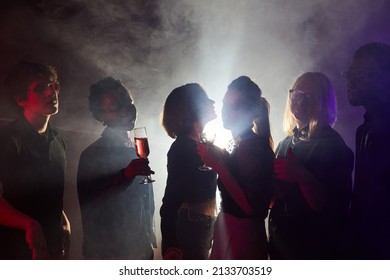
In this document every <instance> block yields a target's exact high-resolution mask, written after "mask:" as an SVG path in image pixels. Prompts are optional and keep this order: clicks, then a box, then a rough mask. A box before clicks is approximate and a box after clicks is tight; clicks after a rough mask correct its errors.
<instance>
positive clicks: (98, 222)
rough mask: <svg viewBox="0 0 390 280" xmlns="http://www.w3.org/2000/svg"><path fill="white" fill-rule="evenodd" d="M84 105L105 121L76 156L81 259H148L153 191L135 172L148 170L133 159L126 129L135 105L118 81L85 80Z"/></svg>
mask: <svg viewBox="0 0 390 280" xmlns="http://www.w3.org/2000/svg"><path fill="white" fill-rule="evenodd" d="M89 108H90V111H91V113H92V115H93V117H94V118H95V119H96V120H98V121H100V122H101V123H102V124H103V125H104V126H107V127H106V128H105V129H104V131H103V133H102V136H101V137H100V138H99V139H98V140H96V141H95V142H94V143H93V144H91V145H90V146H89V147H87V148H86V149H85V150H84V151H83V152H82V154H81V156H80V161H79V167H78V172H77V190H78V195H79V203H80V210H81V217H82V225H83V234H84V241H83V255H84V257H85V258H86V259H133V260H144V259H153V257H154V251H153V247H156V240H155V234H154V220H153V215H154V196H153V186H152V184H150V183H149V184H146V185H142V184H139V183H138V182H139V181H140V178H141V177H137V176H146V175H150V174H154V172H153V171H152V170H151V169H150V167H149V161H148V159H143V158H137V156H136V153H135V149H134V145H133V143H132V141H131V140H130V138H129V132H130V131H132V130H133V129H134V125H135V121H136V118H137V110H136V107H135V105H134V104H133V99H132V97H131V93H130V91H129V90H128V89H127V88H126V87H125V86H124V85H123V84H122V82H121V81H120V80H117V79H114V78H112V77H107V78H104V79H102V80H100V81H98V82H97V83H95V84H93V85H91V87H90V94H89Z"/></svg>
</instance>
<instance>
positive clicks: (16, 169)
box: [0, 61, 70, 259]
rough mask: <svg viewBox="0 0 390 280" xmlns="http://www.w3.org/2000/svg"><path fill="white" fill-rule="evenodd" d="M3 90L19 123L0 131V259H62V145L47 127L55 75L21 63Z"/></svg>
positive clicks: (54, 101) (47, 68) (54, 95)
mask: <svg viewBox="0 0 390 280" xmlns="http://www.w3.org/2000/svg"><path fill="white" fill-rule="evenodd" d="M4 88H5V93H6V94H7V97H8V98H9V100H10V101H11V103H12V104H13V105H16V108H17V109H18V113H19V118H18V119H17V120H15V121H12V122H11V123H9V124H7V125H6V126H4V127H2V128H1V131H0V147H1V149H0V248H1V249H0V259H62V258H64V256H65V255H67V253H68V248H64V244H65V243H66V244H67V245H68V246H69V244H70V243H69V242H70V240H69V238H70V223H69V221H68V219H67V218H66V215H65V213H64V211H63V192H64V177H65V166H66V154H65V142H64V139H63V138H62V137H61V135H60V134H59V133H58V131H57V130H56V129H55V128H54V127H52V126H51V125H50V118H51V116H53V115H55V114H57V113H58V107H59V100H58V95H59V81H58V75H57V70H56V69H55V68H54V67H53V66H50V65H46V64H40V63H35V62H26V61H22V62H20V63H18V64H16V65H15V66H14V67H13V68H12V69H11V70H10V72H9V73H8V75H7V77H6V80H5V83H4ZM64 226H65V231H64ZM64 235H66V236H67V239H68V240H64V239H63V237H64Z"/></svg>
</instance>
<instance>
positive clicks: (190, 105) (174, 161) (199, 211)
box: [160, 83, 217, 259]
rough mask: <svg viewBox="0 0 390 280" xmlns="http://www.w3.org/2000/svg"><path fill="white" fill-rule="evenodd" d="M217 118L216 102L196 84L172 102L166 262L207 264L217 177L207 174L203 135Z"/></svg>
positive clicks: (167, 109) (166, 122)
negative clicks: (200, 144)
mask: <svg viewBox="0 0 390 280" xmlns="http://www.w3.org/2000/svg"><path fill="white" fill-rule="evenodd" d="M216 117H217V116H216V114H215V111H214V101H213V100H211V99H209V98H208V96H207V94H206V92H205V91H204V89H203V88H202V87H201V86H200V85H199V84H197V83H190V84H186V85H183V86H180V87H177V88H175V89H174V90H173V91H172V92H171V93H170V94H169V95H168V97H167V99H166V101H165V104H164V110H163V116H162V125H163V127H164V128H165V130H166V132H167V133H168V135H169V136H170V137H171V138H173V139H175V141H174V142H173V143H172V145H171V147H170V149H169V151H168V154H167V159H168V161H167V170H168V178H167V185H166V188H165V193H164V197H163V203H162V206H161V209H160V214H161V233H162V255H163V258H164V259H177V258H181V259H208V257H209V250H210V248H211V242H212V236H213V229H214V222H215V215H216V201H215V198H216V188H217V175H216V173H215V172H214V171H212V170H210V171H202V170H200V169H199V167H200V166H201V165H202V164H203V163H202V161H201V159H200V157H199V155H198V154H197V152H196V142H198V141H199V137H198V134H199V133H201V132H202V131H203V129H204V127H205V125H206V124H207V123H208V122H210V121H211V120H213V119H215V118H216Z"/></svg>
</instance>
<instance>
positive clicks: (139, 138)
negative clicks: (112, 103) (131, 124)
mask: <svg viewBox="0 0 390 280" xmlns="http://www.w3.org/2000/svg"><path fill="white" fill-rule="evenodd" d="M134 144H135V152H136V154H137V156H138V157H140V158H147V157H148V156H149V152H150V151H149V142H148V136H147V134H146V127H136V128H134ZM152 182H154V180H152V178H150V176H144V178H143V179H142V181H140V182H139V183H140V184H149V183H152Z"/></svg>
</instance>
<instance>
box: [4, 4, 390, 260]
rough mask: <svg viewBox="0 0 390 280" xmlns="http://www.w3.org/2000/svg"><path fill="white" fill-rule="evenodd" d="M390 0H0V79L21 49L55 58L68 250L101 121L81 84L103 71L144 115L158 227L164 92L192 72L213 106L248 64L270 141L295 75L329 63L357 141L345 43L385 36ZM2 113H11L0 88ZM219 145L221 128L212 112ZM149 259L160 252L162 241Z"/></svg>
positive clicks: (75, 252)
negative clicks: (86, 152)
mask: <svg viewBox="0 0 390 280" xmlns="http://www.w3.org/2000/svg"><path fill="white" fill-rule="evenodd" d="M389 15H390V1H385V0H348V1H343V0H297V1H292V0H273V1H271V0H269V1H268V0H267V1H266V0H263V1H262V0H258V1H255V0H246V1H245V0H196V1H193V0H160V1H159V0H143V1H142V0H127V1H126V0H112V1H103V0H96V1H87V0H14V1H11V0H8V1H7V0H3V1H1V3H0V40H1V41H0V61H1V63H0V78H1V81H3V79H4V75H5V73H6V72H7V71H8V70H9V68H10V67H11V66H12V65H13V64H14V63H16V62H18V61H19V60H21V59H24V60H30V61H38V62H43V63H48V64H52V65H54V66H56V67H57V69H58V71H59V74H60V79H61V87H62V90H61V95H60V112H59V114H58V115H56V116H54V117H53V118H52V121H53V123H54V124H55V126H57V127H58V128H59V129H60V130H61V132H62V133H63V134H64V135H65V137H66V139H67V143H68V170H67V178H66V180H67V182H66V191H65V210H66V212H67V213H68V216H69V218H70V221H71V223H72V230H73V236H72V251H71V258H73V259H82V255H81V241H82V230H81V220H80V210H79V206H78V198H77V191H76V185H75V182H76V172H77V165H78V159H79V156H80V153H81V151H82V150H83V149H84V148H85V147H86V146H88V145H89V144H90V143H92V142H93V141H94V140H95V139H96V138H97V137H98V136H99V134H100V133H101V131H102V129H103V127H102V125H101V124H100V123H98V122H97V121H95V120H93V119H92V117H91V115H90V113H89V111H88V105H87V97H88V93H89V91H88V89H89V86H90V85H91V84H92V83H94V82H96V81H97V80H99V79H101V78H103V77H105V76H108V75H111V76H114V77H115V78H119V79H121V80H122V82H123V83H124V84H125V85H126V86H127V87H128V88H129V89H130V90H131V91H132V94H133V97H134V100H135V104H136V106H137V108H138V112H139V115H138V122H137V125H138V126H146V127H147V129H148V133H149V138H150V143H151V155H150V162H151V166H152V168H153V169H154V170H155V171H156V175H155V176H154V179H156V183H155V184H154V186H155V197H156V227H157V233H158V238H159V240H160V239H161V237H160V234H159V214H158V210H159V207H160V205H161V198H162V195H163V192H164V188H165V180H166V153H167V151H168V149H169V145H170V143H171V142H172V139H170V138H169V137H168V136H167V135H166V134H165V132H164V130H163V129H162V127H161V125H160V116H161V111H162V106H163V103H164V100H165V98H166V96H167V95H168V94H169V93H170V91H171V90H172V89H173V88H175V87H177V86H180V85H182V84H185V83H188V82H199V83H201V84H202V85H203V86H204V88H205V89H206V91H207V92H208V93H209V95H210V97H211V98H213V99H214V100H215V101H216V102H217V103H216V110H217V113H218V114H220V108H221V100H222V96H223V94H224V92H225V90H226V87H227V85H228V83H229V82H230V81H231V80H233V79H234V78H236V77H238V76H239V75H248V76H250V77H251V78H252V79H254V80H255V81H256V82H257V83H258V84H259V85H260V87H261V88H262V90H263V94H264V97H266V98H267V99H268V100H269V102H270V104H271V126H272V132H273V136H274V140H275V142H276V143H277V142H279V141H280V140H281V139H282V138H283V137H284V135H283V131H282V115H283V110H284V104H285V100H286V95H287V90H288V89H289V85H290V83H291V82H292V80H293V78H294V77H296V76H298V75H300V74H301V73H303V72H306V71H322V72H324V73H325V74H327V75H328V76H329V77H330V78H331V80H332V82H333V84H334V86H335V89H336V95H337V100H338V108H339V112H338V121H337V123H336V126H335V128H336V129H337V130H338V131H339V132H340V133H341V134H342V136H343V137H344V139H345V141H346V142H347V144H348V145H349V146H350V147H351V148H352V149H354V133H355V129H356V127H357V126H358V125H359V124H360V123H361V122H362V115H363V111H362V109H361V108H354V107H351V106H350V105H349V104H348V100H347V95H346V88H345V81H344V80H343V79H342V78H341V77H340V72H342V71H343V70H345V68H346V66H347V64H348V62H349V60H350V57H351V55H352V53H353V51H354V50H355V49H356V48H357V47H359V46H360V45H362V44H364V43H367V42H371V41H382V42H386V43H390V37H389V35H390V33H389V31H390V16H389ZM0 101H1V103H0V120H1V122H2V123H5V122H7V121H9V120H11V119H13V118H14V117H15V114H14V112H13V111H12V110H11V107H10V106H9V105H8V104H7V103H6V101H5V100H4V99H3V98H2V99H0ZM210 129H215V130H217V131H218V136H217V137H218V138H217V144H220V145H224V144H225V143H226V141H227V139H228V137H229V135H228V134H227V133H226V131H224V130H223V129H221V124H220V120H219V119H218V120H217V121H215V122H214V123H212V124H211V125H210ZM156 253H157V254H156V258H160V256H159V250H157V251H156Z"/></svg>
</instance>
